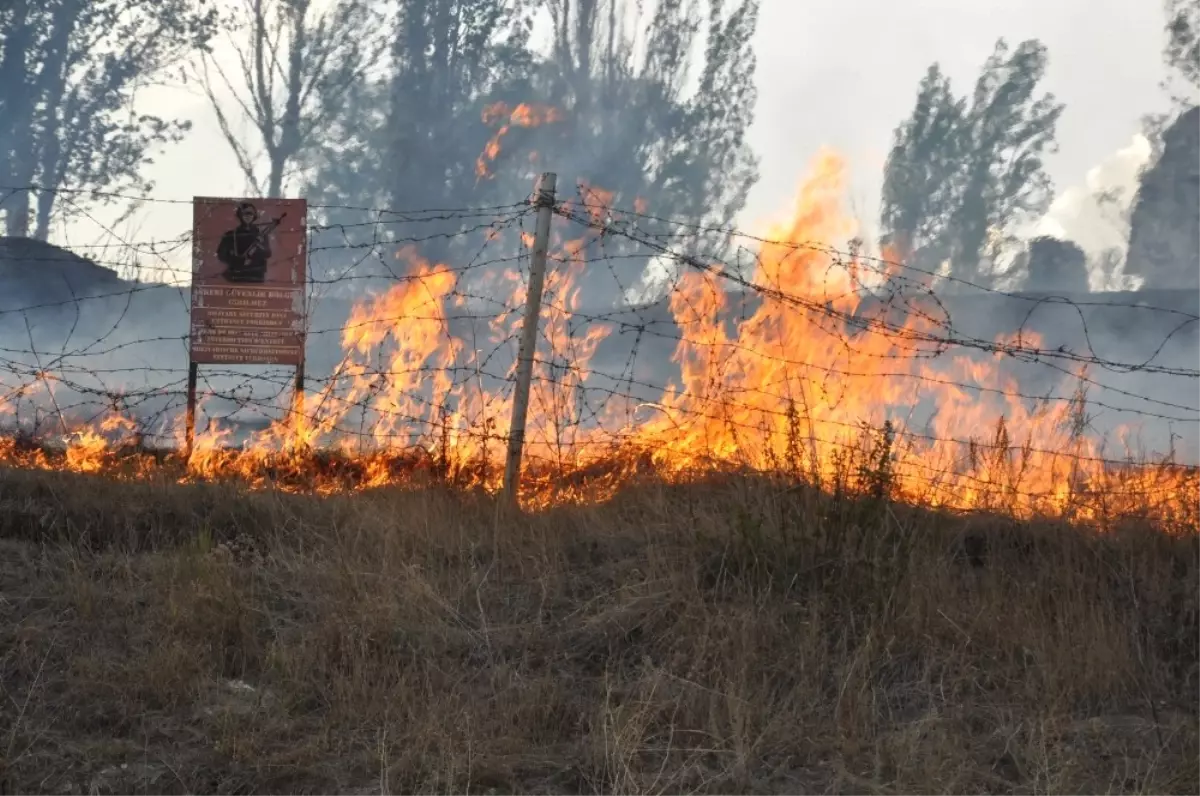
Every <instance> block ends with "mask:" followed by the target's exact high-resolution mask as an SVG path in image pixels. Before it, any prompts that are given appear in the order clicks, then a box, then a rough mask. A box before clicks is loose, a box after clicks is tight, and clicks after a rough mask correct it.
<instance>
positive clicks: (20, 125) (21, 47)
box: [0, 0, 216, 240]
mask: <svg viewBox="0 0 1200 796" xmlns="http://www.w3.org/2000/svg"><path fill="white" fill-rule="evenodd" d="M215 22H216V12H215V10H213V9H211V8H205V7H204V3H203V2H202V0H201V1H200V2H199V3H197V2H195V1H194V0H39V1H38V2H34V0H13V2H11V3H8V4H6V8H5V9H4V10H3V11H0V185H4V186H5V187H7V188H10V189H13V188H15V189H18V190H17V191H16V193H14V194H13V196H12V197H11V198H10V199H9V200H8V201H7V202H6V203H5V204H4V205H3V208H4V212H5V222H6V231H7V233H8V234H9V235H12V236H19V237H23V236H27V235H29V232H30V230H29V225H30V222H31V220H32V221H33V223H34V231H33V236H34V237H36V238H39V239H43V240H44V239H45V238H46V237H47V235H48V234H49V228H50V222H51V219H52V217H53V216H54V215H55V213H56V212H60V213H61V214H62V215H64V216H65V215H69V214H70V213H72V212H75V211H76V210H77V208H78V203H77V202H76V201H75V200H72V201H71V202H69V203H62V202H60V201H59V198H60V196H59V193H57V191H59V189H62V188H70V189H72V190H75V191H79V192H82V193H88V192H98V191H107V192H118V191H122V190H134V191H137V192H142V193H145V192H148V191H149V190H151V188H152V186H151V185H149V184H148V183H146V182H145V181H144V180H141V179H140V176H139V174H140V171H141V169H142V167H143V166H145V165H147V164H148V163H150V162H152V161H151V153H152V151H153V150H154V148H155V147H157V146H159V145H162V144H165V143H167V142H170V141H174V140H178V138H179V137H180V136H181V135H183V134H184V133H185V132H186V131H187V129H188V127H189V125H188V123H187V122H179V121H173V120H167V119H162V118H159V117H157V116H153V115H149V114H145V115H140V116H139V115H135V114H134V113H133V112H132V110H131V108H132V104H133V95H134V93H135V91H136V90H137V89H138V88H139V87H142V86H146V85H149V84H151V83H152V82H153V81H155V80H157V79H159V78H160V77H161V76H162V75H163V73H164V71H165V70H166V69H168V68H169V67H171V66H172V65H174V64H176V63H178V62H179V60H180V59H181V58H182V57H184V56H185V55H186V54H188V53H190V52H191V51H193V50H194V49H195V48H197V47H201V48H202V47H204V46H205V45H206V43H207V41H208V39H209V37H210V36H211V34H212V31H213V28H214V25H215ZM32 186H37V187H38V188H39V189H40V190H37V191H36V197H37V204H36V208H32V207H31V205H32V202H31V198H32V193H33V192H31V191H30V190H21V189H26V188H30V187H32ZM101 201H103V200H101ZM63 204H67V205H68V207H67V209H66V210H65V211H62V210H61V205H63ZM31 215H32V216H33V218H32V219H31Z"/></svg>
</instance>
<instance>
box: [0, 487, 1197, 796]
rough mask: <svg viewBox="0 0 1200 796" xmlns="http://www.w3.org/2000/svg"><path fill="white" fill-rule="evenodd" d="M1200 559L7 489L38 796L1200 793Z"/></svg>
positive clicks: (853, 505)
mask: <svg viewBox="0 0 1200 796" xmlns="http://www.w3.org/2000/svg"><path fill="white" fill-rule="evenodd" d="M1197 540H1198V537H1197V536H1194V535H1192V536H1187V537H1178V536H1175V537H1172V536H1167V535H1165V534H1160V533H1157V532H1155V531H1152V530H1149V529H1146V528H1138V527H1130V528H1125V529H1119V530H1116V531H1114V532H1112V533H1108V534H1106V535H1103V536H1099V535H1095V534H1091V533H1087V532H1083V531H1079V530H1075V529H1071V528H1068V527H1064V526H1060V525H1054V524H1043V525H1035V524H1017V523H1015V522H1012V521H1008V520H1004V519H1002V518H989V517H982V516H976V517H973V518H954V517H949V516H944V515H936V514H931V513H928V512H922V511H919V510H916V509H910V508H905V507H901V506H896V505H889V504H886V503H882V502H871V501H866V502H864V501H853V500H849V499H845V500H835V499H833V498H828V497H822V496H820V495H815V494H812V493H809V492H807V491H804V490H798V489H795V488H792V489H787V488H783V487H780V486H777V485H772V484H770V483H768V482H766V481H763V480H754V479H749V478H726V479H722V480H720V481H715V482H713V483H709V484H704V485H700V486H690V487H663V486H646V487H639V488H631V489H628V490H625V491H623V492H621V493H620V494H619V495H618V496H617V497H616V499H614V500H613V501H612V502H611V503H609V504H606V505H603V506H592V507H575V508H572V507H567V508H561V509H555V510H553V511H548V512H545V513H543V514H539V515H536V516H529V517H516V516H511V515H507V514H504V513H502V512H497V510H496V507H495V506H494V505H493V504H492V503H491V502H490V501H489V500H487V499H486V498H483V497H477V496H472V495H464V494H453V493H448V492H444V491H438V490H426V491H423V492H400V491H387V492H379V493H368V494H362V495H358V496H354V497H334V498H327V499H317V498H308V497H303V496H295V495H283V494H279V493H270V492H258V493H243V492H238V491H237V490H235V489H234V488H232V487H230V486H227V485H226V486H220V487H217V486H188V487H181V486H177V485H173V484H165V483H161V484H155V483H123V484H116V483H114V482H112V481H105V480H102V479H97V478H90V477H85V476H73V475H69V474H63V473H47V472H26V471H20V470H0V617H2V619H3V625H2V630H0V632H2V634H3V641H2V643H0V649H2V650H3V652H2V658H0V678H2V684H3V689H4V693H3V694H2V695H0V697H2V701H0V732H2V733H3V734H2V735H0V744H2V746H0V769H2V773H0V779H3V781H4V783H5V785H6V787H7V788H8V789H10V790H17V791H22V792H32V791H57V792H71V791H74V792H88V791H91V792H99V793H105V792H126V793H130V792H133V793H137V792H159V793H161V792H184V791H186V792H216V791H221V792H264V791H274V792H283V791H288V792H352V793H377V792H388V791H405V792H412V791H425V792H434V791H454V792H472V793H510V792H551V791H554V792H576V791H580V792H591V791H620V792H628V793H636V792H692V791H701V792H740V791H764V792H771V791H776V792H812V791H818V792H827V791H829V792H864V793H890V792H911V791H918V792H931V791H939V792H942V791H952V792H995V793H1007V792H1088V793H1095V792H1110V791H1116V792H1175V793H1196V792H1198V791H1200V763H1198V758H1197V745H1198V743H1200V728H1198V720H1200V718H1198V708H1197V705H1198V703H1200V664H1198V655H1200V649H1198V631H1200V627H1198V621H1200V620H1198V618H1197V611H1198V601H1200V594H1198V590H1200V586H1198V584H1200V564H1198V552H1200V547H1198V541H1197Z"/></svg>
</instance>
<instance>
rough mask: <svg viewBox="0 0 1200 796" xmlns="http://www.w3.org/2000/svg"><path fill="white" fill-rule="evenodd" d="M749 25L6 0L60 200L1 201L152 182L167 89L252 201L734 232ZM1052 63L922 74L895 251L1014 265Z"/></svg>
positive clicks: (742, 188)
mask: <svg viewBox="0 0 1200 796" xmlns="http://www.w3.org/2000/svg"><path fill="white" fill-rule="evenodd" d="M1197 5H1198V4H1197V3H1196V2H1195V0H1165V7H1166V11H1167V23H1166V25H1165V30H1166V34H1167V36H1166V38H1167V41H1168V43H1167V45H1166V48H1165V50H1164V56H1165V59H1166V62H1167V63H1168V65H1170V66H1171V67H1172V69H1173V70H1174V71H1175V73H1176V74H1178V75H1179V76H1180V77H1182V78H1183V80H1184V81H1185V82H1186V83H1188V84H1189V85H1191V86H1193V87H1195V86H1196V85H1200V82H1198V81H1200V60H1198V59H1200V56H1198V54H1197V43H1196V42H1197V31H1200V11H1198V10H1197ZM539 14H540V15H541V19H543V20H544V21H545V27H546V31H545V32H544V33H545V35H544V36H542V38H546V39H548V41H545V42H542V41H538V42H535V41H534V38H535V37H534V34H535V29H536V28H537V25H535V19H536V18H537V17H538V15H539ZM758 14H759V0H656V1H655V2H651V3H643V2H641V1H640V0H322V1H321V2H313V0H227V2H225V4H223V5H218V4H217V3H216V1H215V0H8V2H6V3H5V4H3V5H2V6H0V185H5V186H26V185H35V186H42V187H45V188H48V189H51V190H42V191H33V192H29V191H18V192H14V193H12V194H11V195H5V196H4V197H3V199H4V202H3V204H0V213H2V214H3V217H4V224H5V226H4V230H5V232H6V233H7V234H8V235H10V236H18V237H34V238H39V239H42V240H44V239H46V237H47V236H48V234H49V231H50V227H51V223H52V221H55V220H59V219H68V218H70V217H71V216H72V215H73V214H76V213H79V212H82V211H83V209H85V207H86V203H85V202H84V199H83V195H84V194H87V201H88V202H95V201H117V200H116V199H115V198H114V199H111V200H105V199H104V198H103V197H97V196H96V195H95V192H107V193H110V194H121V193H126V192H128V193H142V194H145V193H148V192H149V191H150V190H151V189H152V188H153V186H152V185H150V184H148V182H147V181H146V179H145V177H144V176H143V175H144V173H145V171H146V166H147V165H149V164H150V163H152V162H153V158H154V156H155V155H156V154H157V153H158V152H160V151H162V149H163V148H164V147H166V146H169V145H171V144H172V143H174V142H177V141H179V140H180V139H181V137H182V136H184V135H186V134H187V132H188V130H189V126H190V123H189V122H188V121H187V120H181V119H170V118H160V117H157V116H154V115H152V114H146V113H134V112H133V110H132V109H133V108H134V106H135V104H136V98H137V96H138V92H139V91H144V90H146V89H147V88H149V87H153V86H163V85H169V86H174V87H177V88H180V89H185V90H192V91H195V92H197V93H198V95H199V96H202V97H203V98H204V99H205V101H206V104H207V106H208V108H209V109H210V110H211V112H212V113H213V114H214V116H215V118H216V120H217V123H218V126H219V128H220V130H221V131H222V133H223V135H224V138H225V140H226V143H227V145H228V147H229V149H230V152H231V153H232V154H233V155H234V158H235V160H236V162H237V164H238V167H239V169H240V170H241V172H242V176H243V177H244V178H245V183H246V186H247V190H248V191H251V192H254V193H257V194H265V195H306V196H308V197H309V198H310V199H311V200H312V201H313V202H314V203H316V204H322V205H345V206H362V207H389V208H398V209H417V208H430V207H445V208H454V207H470V206H482V205H488V204H497V205H499V204H507V203H510V202H511V201H512V198H513V188H512V186H513V185H514V183H515V182H517V181H520V182H521V184H527V183H528V181H529V178H530V176H531V175H532V174H534V173H536V172H538V171H540V170H542V164H547V165H548V164H553V165H554V166H555V168H556V169H557V170H560V171H562V172H563V173H566V174H570V175H571V176H572V177H577V178H578V179H579V180H580V181H581V183H583V184H584V185H594V186H598V187H599V188H602V189H604V190H605V191H607V192H611V194H612V198H613V201H614V202H615V203H617V204H620V205H623V206H633V205H635V204H637V203H644V204H645V205H646V206H648V207H650V208H653V211H654V213H655V214H656V215H659V216H662V217H667V218H672V219H677V220H680V221H683V222H686V223H689V224H693V225H695V226H696V227H697V228H720V227H726V226H729V225H731V224H732V222H733V220H734V218H735V216H736V215H737V213H738V212H739V211H740V210H741V209H742V208H743V206H744V205H745V201H746V197H747V195H748V193H749V191H750V189H751V188H752V187H753V185H754V184H755V182H756V180H757V178H758V161H757V158H756V156H755V155H754V153H753V152H752V151H751V150H750V147H749V146H748V144H747V141H746V133H747V130H748V128H749V126H750V124H751V123H752V121H753V118H754V106H755V99H756V92H755V82H754V81H755V57H754V51H753V48H752V46H751V40H752V37H753V35H754V32H755V29H756V26H757V23H758ZM219 50H223V51H224V52H231V53H233V54H234V57H233V58H232V59H230V58H216V57H214V55H215V53H216V52H218V51H219ZM1047 60H1048V54H1047V52H1046V48H1045V47H1044V46H1043V45H1042V44H1041V43H1040V42H1037V41H1025V42H1021V43H1019V44H1017V45H1016V46H1015V47H1010V46H1009V45H1008V44H1007V43H1006V42H1005V41H1003V40H1001V41H999V42H998V43H997V45H996V48H995V51H994V52H993V53H992V55H991V56H990V57H989V58H988V59H987V61H986V62H985V64H984V65H983V68H982V70H981V72H980V75H979V77H978V79H977V80H976V82H975V85H974V87H973V90H972V91H971V92H970V93H969V94H964V95H959V94H956V93H955V90H954V87H953V86H952V85H951V83H950V80H949V79H948V78H947V77H946V75H945V74H944V73H943V72H942V71H941V69H940V67H939V65H938V64H936V63H935V64H933V65H931V66H930V68H929V70H928V72H927V73H926V75H925V76H924V78H923V79H922V81H921V83H920V85H919V87H918V91H917V97H916V102H915V105H914V108H913V111H912V113H911V115H910V116H909V117H908V118H907V119H905V120H903V121H902V122H901V123H900V125H899V126H898V127H897V128H896V131H895V135H894V145H893V149H892V151H891V155H890V157H889V159H888V162H887V165H886V171H885V175H884V186H883V196H882V211H881V218H880V228H881V239H880V243H881V245H882V246H884V247H885V248H886V249H887V250H888V251H890V252H893V253H895V254H896V255H897V256H902V257H904V258H907V259H909V260H912V261H914V262H917V263H918V264H926V265H930V266H931V267H934V268H941V269H943V270H945V271H946V272H948V273H949V274H951V275H952V276H954V277H957V278H961V279H964V280H967V281H973V282H989V281H990V282H994V281H995V280H997V279H999V278H1001V276H1002V274H1001V273H1000V269H999V267H998V266H997V263H998V253H999V252H1000V251H1001V250H1003V249H1005V247H1009V248H1011V245H1012V243H1013V241H1012V240H1011V237H1012V234H1013V229H1014V228H1015V226H1016V225H1017V223H1018V222H1020V221H1021V220H1022V219H1028V218H1032V217H1036V216H1037V215H1038V214H1040V213H1043V212H1045V210H1046V208H1047V206H1048V204H1049V202H1050V200H1051V198H1052V196H1053V185H1052V183H1051V181H1050V178H1049V176H1048V175H1047V174H1046V172H1045V169H1044V162H1043V161H1044V157H1045V156H1046V155H1047V154H1048V153H1050V152H1052V151H1053V149H1054V146H1055V129H1056V124H1057V121H1058V119H1059V116H1060V115H1061V113H1062V110H1063V105H1062V103H1060V102H1058V101H1057V100H1056V99H1055V98H1054V97H1053V96H1051V95H1049V94H1046V93H1041V92H1039V89H1038V84H1039V82H1040V81H1041V79H1042V77H1043V74H1044V71H1045V68H1046V63H1047ZM523 103H524V104H525V105H526V107H524V108H521V106H522V104H523ZM501 135H502V136H503V138H502V140H500V142H499V143H500V146H499V148H498V151H496V152H495V153H494V157H493V156H491V155H489V156H487V157H482V158H481V156H480V153H481V152H485V151H490V150H488V145H489V142H491V141H495V140H497V137H498V136H501ZM60 188H70V189H75V190H79V191H81V192H82V193H81V194H80V198H79V199H78V200H75V199H73V198H72V195H71V194H68V193H60V192H57V191H55V190H53V189H60ZM330 212H331V217H330V218H329V219H326V220H327V221H330V222H332V223H336V222H337V220H338V219H337V217H336V211H330ZM701 238H703V236H701ZM700 243H705V244H707V245H709V246H710V248H709V249H708V251H710V252H711V246H717V247H719V246H720V244H721V241H720V240H719V239H716V238H711V237H710V238H708V239H705V240H698V241H697V245H699V244H700ZM1039 245H1040V246H1041V249H1040V251H1043V252H1049V250H1050V249H1054V251H1053V252H1050V253H1051V254H1053V256H1048V257H1040V256H1039V257H1038V258H1037V262H1039V263H1041V262H1043V261H1044V262H1045V263H1051V265H1049V266H1039V267H1041V268H1042V269H1043V270H1045V269H1046V268H1049V269H1050V270H1051V271H1053V272H1054V276H1053V278H1052V279H1051V280H1050V281H1054V280H1055V279H1058V280H1059V281H1062V280H1063V279H1066V280H1067V282H1070V280H1071V279H1075V280H1076V281H1077V273H1076V274H1075V275H1074V276H1063V275H1064V274H1067V273H1068V272H1072V269H1076V270H1077V269H1078V267H1079V264H1078V263H1077V262H1076V260H1077V257H1075V254H1074V253H1073V252H1071V251H1070V250H1069V248H1067V249H1064V248H1063V247H1062V246H1058V247H1057V248H1055V247H1054V246H1053V245H1050V244H1048V243H1046V242H1042V243H1041V244H1039ZM449 246H450V244H444V247H449ZM1048 246H1049V249H1048V248H1047V247H1048ZM1037 250H1038V249H1036V248H1034V247H1031V248H1030V251H1031V252H1033V251H1037ZM453 253H454V252H452V251H449V250H448V249H445V250H443V251H434V252H431V253H430V256H450V255H452V254H453ZM1027 259H1028V258H1027ZM614 262H618V261H617V260H614ZM1064 263H1065V264H1064ZM1026 270H1028V271H1032V270H1034V269H1033V265H1031V264H1029V263H1027V264H1026ZM1072 273H1074V272H1072ZM620 276H621V277H622V278H624V279H627V280H632V279H634V278H636V274H628V273H627V274H623V275H620ZM1033 276H1037V275H1036V274H1035V275H1033ZM1043 276H1044V274H1043ZM1039 278H1040V277H1039ZM1085 279H1086V272H1085ZM1035 281H1036V280H1035ZM1085 287H1086V282H1085Z"/></svg>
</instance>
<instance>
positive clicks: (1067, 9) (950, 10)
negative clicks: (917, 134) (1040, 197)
mask: <svg viewBox="0 0 1200 796" xmlns="http://www.w3.org/2000/svg"><path fill="white" fill-rule="evenodd" d="M1001 36H1003V37H1005V38H1007V39H1008V40H1009V42H1010V44H1016V43H1017V42H1019V41H1021V40H1023V39H1027V38H1038V39H1040V40H1041V41H1042V42H1043V43H1045V44H1046V45H1047V46H1048V48H1049V52H1050V63H1049V67H1048V70H1047V75H1046V78H1045V80H1044V81H1043V83H1042V84H1041V85H1042V88H1043V89H1044V90H1046V91H1050V92H1052V93H1054V94H1055V95H1056V96H1057V97H1058V99H1059V100H1061V101H1063V102H1065V103H1066V110H1065V111H1064V113H1063V116H1062V119H1061V121H1060V123H1059V133H1058V140H1059V145H1060V149H1059V151H1058V153H1056V154H1054V155H1051V156H1050V158H1049V161H1048V169H1049V171H1050V174H1051V176H1052V177H1053V178H1054V180H1055V184H1056V188H1057V189H1058V191H1059V192H1060V197H1059V200H1058V201H1057V203H1056V206H1055V208H1054V209H1053V210H1052V212H1051V218H1049V219H1047V220H1046V221H1045V223H1044V224H1043V229H1044V230H1047V231H1052V232H1053V231H1058V232H1060V234H1070V235H1071V236H1072V237H1075V238H1076V239H1080V241H1079V242H1080V243H1081V244H1083V245H1084V248H1085V249H1092V248H1095V247H1096V246H1100V245H1101V244H1102V243H1103V241H1106V240H1107V238H1106V237H1105V232H1104V230H1103V229H1101V227H1104V226H1109V227H1111V224H1110V223H1108V222H1106V221H1104V220H1103V219H1100V218H1097V217H1095V214H1094V213H1092V214H1090V215H1089V213H1088V212H1087V210H1086V205H1087V204H1088V203H1087V201H1086V197H1087V195H1088V194H1090V192H1091V191H1092V190H1093V189H1094V188H1095V187H1097V181H1099V182H1101V183H1103V182H1112V181H1116V182H1118V183H1122V182H1123V183H1127V184H1130V186H1131V185H1132V180H1133V179H1134V177H1135V175H1136V170H1137V166H1138V165H1140V162H1141V160H1144V157H1145V147H1144V142H1141V143H1139V142H1138V140H1137V138H1136V136H1137V134H1138V132H1139V129H1140V120H1141V118H1142V116H1143V115H1144V114H1146V113H1148V112H1152V111H1158V110H1163V109H1165V108H1166V107H1167V105H1168V103H1167V99H1166V95H1165V93H1164V91H1163V90H1162V89H1161V88H1160V86H1159V83H1160V81H1161V79H1162V78H1163V76H1164V73H1165V70H1164V67H1163V64H1162V58H1161V50H1162V45H1163V12H1162V8H1161V4H1160V2H1159V0H970V1H969V2H964V1H963V0H905V2H896V0H762V13H761V18H760V23H759V28H758V33H757V36H756V40H755V51H756V55H757V59H758V71H757V83H758V92H759V96H758V104H757V110H756V118H755V122H754V125H753V127H752V129H751V131H750V135H749V140H750V143H751V146H752V147H753V149H754V150H755V152H756V153H757V154H758V155H759V157H760V161H761V162H760V171H761V178H760V180H759V182H758V184H757V186H756V187H755V188H754V190H753V192H752V193H751V195H750V198H749V201H748V204H747V207H746V209H745V211H744V212H743V214H742V216H741V217H740V218H739V225H740V226H743V227H753V226H756V225H757V224H758V223H760V222H763V221H767V220H771V219H775V218H778V217H781V216H786V215H787V213H788V210H789V206H790V203H791V201H792V198H793V196H794V195H795V193H796V189H797V187H798V186H799V184H800V182H801V181H802V180H803V178H804V176H805V173H806V170H807V168H808V166H809V164H810V163H811V161H812V159H813V158H814V157H815V155H816V154H817V153H818V151H819V150H820V149H821V148H822V147H831V148H833V149H835V150H836V151H838V152H840V153H841V154H842V155H843V156H844V158H845V160H846V162H847V165H848V167H849V173H850V174H849V176H850V180H851V186H850V190H849V195H848V196H847V203H848V210H849V211H850V212H851V213H853V214H854V215H855V216H856V217H858V218H860V219H861V220H862V221H863V222H865V223H867V224H870V223H871V222H872V220H873V218H874V217H875V216H876V214H877V206H878V195H879V188H880V183H881V176H882V174H881V172H882V166H883V163H884V159H885V157H886V155H887V150H888V148H889V146H890V141H891V135H892V130H893V129H894V128H895V126H896V125H897V124H898V123H899V122H900V121H901V120H902V119H904V118H905V117H906V116H907V115H908V113H909V112H910V111H911V108H912V103H913V100H914V98H915V96H916V89H917V84H918V82H919V81H920V79H921V77H922V75H923V74H924V72H925V70H926V69H927V68H928V66H929V64H930V63H932V62H933V61H938V62H940V63H941V65H942V68H943V71H945V72H946V73H947V74H948V75H949V76H950V77H951V79H952V81H953V83H954V85H955V87H956V91H958V92H966V91H968V90H969V88H970V86H971V85H972V83H973V81H974V79H975V77H976V75H977V74H978V70H979V68H980V67H981V66H982V64H983V62H984V60H985V59H986V58H987V57H988V55H989V54H990V53H991V51H992V48H993V46H994V44H995V41H996V39H997V38H998V37H1001ZM139 99H140V102H141V103H143V104H144V105H145V106H146V107H147V109H149V108H151V107H152V108H153V111H154V112H155V113H156V114H158V115H160V116H172V115H174V116H176V117H179V118H188V119H191V120H192V122H193V124H194V128H193V130H192V131H191V133H190V134H189V136H188V137H187V139H186V140H185V141H184V142H183V143H181V144H178V145H175V146H172V147H171V148H170V149H168V150H166V151H165V152H163V153H161V154H160V155H158V156H157V158H156V162H155V163H154V164H153V165H152V166H150V167H149V168H148V170H147V172H146V173H147V175H148V176H149V177H150V178H151V179H152V180H153V181H154V182H155V183H156V186H157V187H156V193H155V195H156V196H158V197H164V198H172V199H179V198H187V197H191V196H195V195H201V196H202V195H232V194H237V193H240V191H241V189H242V187H243V183H242V179H241V177H240V173H239V172H238V170H237V168H236V165H235V163H234V160H233V157H232V155H231V154H230V153H229V150H228V147H227V145H226V144H225V142H224V141H223V139H222V138H221V135H220V132H219V130H218V129H217V126H216V123H215V120H214V118H213V116H212V112H211V110H210V109H209V107H208V105H207V101H206V100H205V99H204V98H203V97H202V96H201V95H199V94H198V93H188V92H185V91H179V90H171V91H164V90H160V89H151V90H148V91H146V92H143V94H142V95H141V97H140V98H139ZM1089 172H1090V175H1089ZM566 176H567V175H560V177H559V179H560V183H561V182H562V180H563V179H564V177H566ZM1089 182H1090V183H1091V185H1090V186H1089ZM97 218H98V220H99V221H100V222H101V223H106V224H107V223H110V222H111V219H112V216H111V215H109V216H106V215H105V214H103V213H102V214H99V215H98V217H97ZM190 222H191V219H190V208H188V207H187V206H186V205H156V206H152V207H151V208H150V209H148V210H147V211H146V212H144V213H142V214H141V215H139V216H138V217H137V218H136V219H135V221H134V222H133V224H132V225H130V224H126V225H123V226H122V227H121V228H120V229H118V230H117V232H118V233H119V234H121V235H122V236H123V237H126V238H129V237H133V238H136V239H137V240H139V241H145V240H151V239H159V240H161V239H169V238H175V237H178V236H179V235H180V234H181V233H183V232H185V231H186V230H187V229H188V227H189V226H190ZM97 231H98V230H97ZM79 234H84V235H86V234H87V233H86V232H84V231H83V230H80V231H79V232H78V233H73V235H79ZM55 237H56V238H57V239H58V240H57V242H60V243H68V242H69V241H67V240H65V239H63V237H62V236H61V235H56V236H55ZM1089 241H1091V243H1092V244H1094V245H1090V244H1089ZM75 242H80V241H79V240H78V238H77V239H76V241H75Z"/></svg>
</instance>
